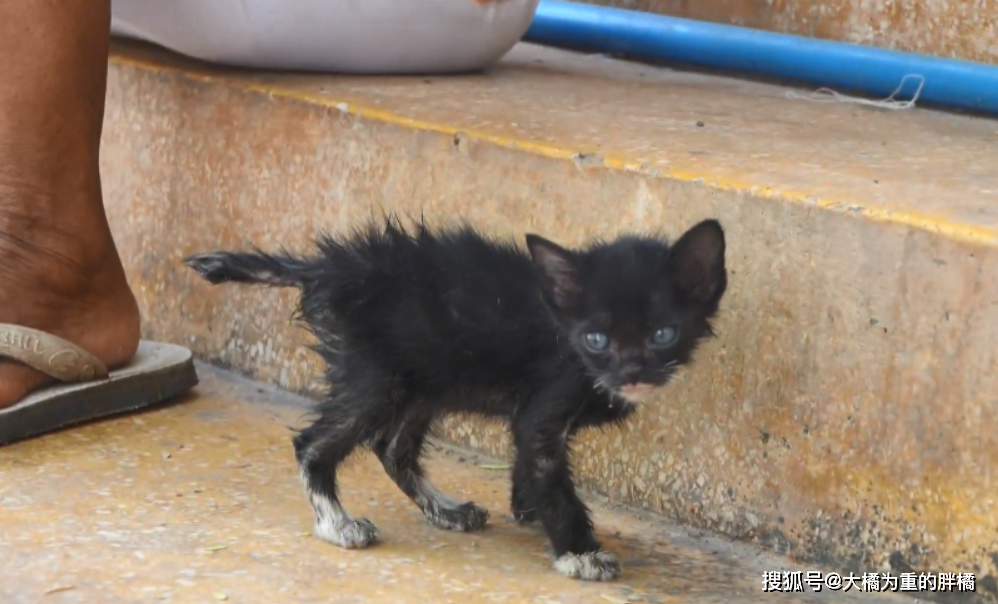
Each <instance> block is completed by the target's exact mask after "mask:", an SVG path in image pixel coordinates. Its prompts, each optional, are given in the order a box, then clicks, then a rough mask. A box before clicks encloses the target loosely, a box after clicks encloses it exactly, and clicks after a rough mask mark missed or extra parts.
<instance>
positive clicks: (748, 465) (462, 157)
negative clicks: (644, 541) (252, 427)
mask: <svg viewBox="0 0 998 604" xmlns="http://www.w3.org/2000/svg"><path fill="white" fill-rule="evenodd" d="M786 92H787V91H786V90H785V89H783V88H779V87H772V86H766V85H762V84H756V83H749V82H742V81H737V80H731V79H722V78H717V77H706V76H701V75H697V74H690V73H681V72H676V71H671V70H668V69H662V68H653V67H647V66H641V65H635V64H626V63H620V62H615V61H610V60H607V59H603V58H599V57H585V56H578V55H573V54H570V53H565V52H560V51H553V50H548V49H541V48H537V47H531V46H529V45H521V46H519V47H517V48H516V49H514V51H513V52H512V53H511V54H510V55H509V56H508V57H507V59H506V60H504V61H503V63H502V64H501V65H500V66H499V67H498V68H497V69H495V70H493V71H492V72H491V73H489V74H486V75H469V76H462V77H449V78H436V77H427V78H391V77H377V78H371V77H367V78H360V77H336V76H316V75H309V76H306V75H298V74H283V75H281V74H269V73H253V72H248V71H238V70H229V69H222V68H216V67H209V66H205V65H202V64H198V63H194V62H191V61H186V60H183V59H181V58H178V57H176V56H172V55H169V54H167V53H165V52H161V51H159V50H156V49H152V48H149V47H145V46H141V45H136V44H117V45H116V46H115V47H114V50H113V56H112V69H111V74H110V83H109V96H108V108H107V118H106V129H105V134H104V155H103V172H104V178H105V181H104V186H105V193H106V197H107V204H108V210H109V213H110V216H111V220H112V223H113V225H112V226H113V229H114V233H115V236H116V238H117V240H118V242H119V244H120V246H121V250H122V252H123V254H124V256H125V258H126V260H127V262H128V271H129V277H130V279H131V280H132V283H133V285H134V286H135V288H136V289H137V291H138V293H139V297H140V301H141V304H142V308H143V311H144V313H145V316H146V317H147V320H148V324H147V328H146V329H147V335H148V336H149V337H153V338H161V339H165V340H170V341H175V342H181V343H184V344H186V345H189V346H191V347H192V348H193V349H194V350H195V351H196V353H197V354H198V355H200V356H201V357H202V358H204V359H207V360H210V361H211V362H213V363H216V364H219V365H222V366H225V367H230V368H233V369H236V370H238V371H240V372H243V373H245V374H247V375H250V376H252V377H253V378H255V379H258V380H261V381H264V382H270V383H274V384H278V385H279V386H281V387H282V388H286V389H289V390H293V391H298V392H303V393H307V394H314V393H315V392H316V390H315V385H314V383H313V380H314V378H315V376H316V375H317V371H318V369H319V367H318V365H317V361H316V359H315V357H314V356H313V355H312V353H310V352H309V351H307V350H306V349H304V348H303V344H305V343H306V342H307V340H306V339H305V337H304V334H302V333H301V332H300V331H299V330H298V329H296V328H293V327H292V326H290V325H289V324H288V318H289V317H290V315H291V312H292V310H293V307H294V302H295V298H294V296H293V293H292V292H289V291H271V290H261V289H254V288H239V287H226V288H211V287H209V286H207V285H206V284H205V283H203V282H201V281H200V280H198V279H197V278H196V277H195V276H194V275H193V274H192V273H191V272H190V271H188V270H186V269H185V268H184V267H183V266H182V265H181V263H180V259H181V258H182V257H183V256H184V255H186V254H189V253H193V252H199V251H204V250H208V249H212V248H216V247H225V248H236V247H243V246H248V245H250V244H257V245H260V246H262V247H264V248H273V247H276V246H278V245H286V246H288V247H290V248H291V249H295V250H301V249H305V248H306V246H308V245H309V241H310V238H311V236H312V235H313V234H314V233H315V232H316V231H317V230H320V229H324V230H332V231H337V230H341V229H345V228H347V227H349V226H351V225H354V224H356V223H357V222H358V221H361V220H364V219H366V218H368V217H370V216H371V215H372V213H379V212H380V211H381V210H382V209H385V210H398V211H402V212H410V213H415V214H418V213H420V212H422V213H424V214H425V215H426V216H427V217H428V218H429V219H431V220H433V221H435V222H439V221H446V220H447V219H449V218H451V217H455V216H462V217H464V218H466V219H468V220H470V221H471V222H473V223H475V224H478V225H481V226H483V227H487V228H489V229H491V230H493V231H495V232H497V233H504V234H510V235H513V236H517V237H519V236H521V235H522V233H523V232H524V231H526V230H533V231H536V232H541V233H547V234H550V236H552V237H555V238H556V239H558V240H560V241H562V242H564V243H566V244H574V243H579V242H581V241H582V240H584V239H586V238H588V237H590V236H593V235H601V236H605V235H611V234H613V233H614V232H616V231H618V230H621V229H631V228H635V227H653V228H665V229H667V230H668V231H670V232H673V233H678V232H680V231H681V230H682V229H684V228H686V227H688V226H690V225H691V224H693V223H694V222H695V221H698V220H700V219H702V218H704V217H708V216H715V217H718V218H719V219H720V220H721V221H722V223H723V224H724V225H725V228H726V230H727V233H728V241H729V246H730V247H729V266H730V270H731V276H730V281H731V286H730V293H729V294H728V296H727V297H726V300H725V302H724V308H723V317H722V318H721V320H720V321H719V323H718V332H719V338H718V339H717V340H716V341H714V342H711V343H710V344H709V345H707V346H706V347H705V348H704V349H703V350H702V352H701V354H700V355H699V359H700V360H699V362H698V363H697V364H696V366H694V367H693V368H691V369H690V370H689V371H687V372H685V373H684V374H683V376H682V378H681V379H680V380H679V381H678V382H677V383H676V384H675V385H674V386H673V387H672V388H671V393H670V395H669V396H668V397H667V399H663V400H660V401H658V402H657V404H655V405H652V406H651V407H650V408H648V409H646V410H645V411H644V412H643V413H642V415H641V416H640V417H639V418H638V419H637V420H636V421H635V422H634V423H633V424H632V425H631V426H629V427H628V428H626V429H623V430H619V431H608V432H606V433H603V434H587V435H586V436H585V437H584V438H583V440H582V442H581V443H580V446H579V447H578V451H579V454H578V455H577V459H576V467H577V472H578V475H579V477H580V481H581V483H582V484H583V485H584V486H585V487H587V488H591V489H593V490H594V491H597V492H600V493H603V494H605V495H608V496H609V497H610V498H611V499H612V501H614V502H616V503H622V504H627V505H630V506H635V507H638V508H643V509H646V510H649V511H652V512H655V513H662V514H665V515H667V516H669V517H670V518H672V519H675V520H677V521H679V522H681V523H683V524H685V525H688V526H693V527H697V528H701V529H707V530H711V531H716V532H718V533H721V534H724V535H728V536H731V537H734V538H737V539H744V540H751V541H755V542H757V543H762V544H765V545H766V546H768V547H771V548H774V549H776V550H777V551H779V552H781V553H790V554H792V555H793V556H794V557H795V558H796V559H798V560H801V561H805V562H809V563H811V562H813V563H827V564H831V565H833V566H834V567H835V568H837V569H839V570H841V571H845V572H849V571H853V572H868V571H871V570H878V571H881V572H884V571H886V570H888V569H890V570H892V572H900V571H903V570H904V569H907V568H913V569H915V570H918V571H925V572H972V573H976V576H977V577H978V578H979V581H978V589H977V591H978V594H984V595H989V594H990V595H991V597H993V596H994V595H995V594H996V593H998V583H996V577H998V567H996V564H998V555H996V552H998V530H996V529H998V513H996V512H995V508H994V505H993V504H994V485H993V483H992V481H991V477H992V474H991V472H992V469H993V468H995V467H998V466H996V461H998V435H996V432H995V430H994V427H993V425H992V422H991V421H990V418H992V417H994V416H995V415H996V413H998V346H996V344H998V272H996V271H995V270H994V269H993V268H992V267H994V266H995V265H996V261H998V250H996V244H998V171H996V170H995V166H998V124H996V123H995V122H992V121H987V120H982V119H972V118H967V117H959V116H954V115H948V114H942V113H936V112H930V111H924V110H920V109H916V110H911V111H897V112H886V111H877V110H871V109H867V108H861V107H856V106H852V105H848V104H836V103H817V102H811V101H807V100H800V99H790V98H787V96H786ZM798 92H801V91H798ZM445 434H446V435H447V437H448V438H450V439H452V440H453V441H454V442H457V443H459V444H462V445H465V446H470V447H473V448H475V449H477V450H480V451H482V452H484V453H487V454H490V455H493V456H496V457H502V456H504V455H505V453H506V452H507V448H508V444H509V443H508V439H507V435H506V431H505V428H504V427H503V426H501V425H498V424H493V423H488V422H480V421H476V420H457V419H455V420H452V421H449V422H447V423H446V426H445Z"/></svg>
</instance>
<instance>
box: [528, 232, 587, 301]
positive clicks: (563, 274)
mask: <svg viewBox="0 0 998 604" xmlns="http://www.w3.org/2000/svg"><path fill="white" fill-rule="evenodd" d="M527 248H528V249H529V250H530V256H531V257H532V258H533V259H534V264H535V265H537V268H538V269H539V270H540V273H541V275H542V276H543V277H544V289H545V292H544V293H545V294H547V296H548V299H549V300H550V301H551V302H552V303H554V305H555V306H557V307H558V308H561V309H567V308H569V307H571V306H572V305H573V304H574V303H575V301H576V300H578V296H579V294H580V293H581V292H582V286H581V283H580V282H579V277H580V274H579V273H580V271H579V259H578V257H577V256H576V255H575V254H573V253H572V252H570V251H568V250H566V249H565V248H563V247H561V246H560V245H558V244H557V243H554V242H551V241H548V240H547V239H545V238H543V237H541V236H540V235H533V234H530V235H527Z"/></svg>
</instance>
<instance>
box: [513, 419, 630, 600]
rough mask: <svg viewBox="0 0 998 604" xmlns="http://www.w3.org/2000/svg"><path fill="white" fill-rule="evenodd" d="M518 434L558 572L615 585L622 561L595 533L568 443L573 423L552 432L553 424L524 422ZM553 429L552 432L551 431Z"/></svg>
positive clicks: (525, 483)
mask: <svg viewBox="0 0 998 604" xmlns="http://www.w3.org/2000/svg"><path fill="white" fill-rule="evenodd" d="M523 419H525V420H527V421H519V422H518V425H517V427H516V428H515V429H516V432H517V441H518V442H517V443H516V444H517V449H518V451H519V453H518V455H521V456H522V462H521V463H522V464H523V472H522V473H521V474H520V476H521V477H522V482H521V483H520V486H519V488H520V489H521V490H523V491H524V494H525V498H524V501H533V503H534V505H535V506H536V513H537V516H538V517H539V518H540V520H541V523H542V524H543V525H544V530H545V532H546V533H547V535H548V538H549V539H550V540H551V545H552V548H553V549H554V554H555V562H554V569H555V570H556V571H558V572H559V573H561V574H563V575H565V576H567V577H571V578H575V579H582V580H586V581H609V580H611V579H614V578H616V577H617V575H619V574H620V562H619V561H618V560H617V557H616V556H614V555H613V554H611V553H609V552H607V551H604V550H603V549H602V547H601V546H600V544H599V542H598V541H596V538H595V536H594V535H593V524H592V520H591V519H590V517H589V510H588V509H587V508H586V505H585V504H584V503H583V502H582V500H581V499H579V496H578V494H577V493H576V491H575V484H574V482H573V481H572V474H571V469H570V467H569V463H568V446H567V441H566V439H565V435H566V434H567V432H568V430H567V428H568V424H567V423H564V424H563V425H561V426H560V427H558V428H557V429H555V430H551V429H550V428H552V427H553V426H552V425H551V420H550V419H547V420H546V421H535V420H530V419H528V418H523ZM545 428H548V429H545Z"/></svg>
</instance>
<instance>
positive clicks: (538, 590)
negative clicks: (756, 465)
mask: <svg viewBox="0 0 998 604" xmlns="http://www.w3.org/2000/svg"><path fill="white" fill-rule="evenodd" d="M199 372H200V375H201V379H202V382H201V384H200V386H199V387H198V388H197V389H196V391H195V392H194V393H193V394H191V395H190V396H188V397H185V398H184V399H182V400H180V401H177V402H176V403H175V404H172V405H169V406H165V407H161V408H158V409H154V410H149V411H146V412H143V413H139V414H133V415H131V416H127V417H120V418H116V419H113V420H109V421H104V422H100V423H95V424H90V425H87V426H84V427H81V428H78V429H75V430H70V431H64V432H61V433H57V434H52V435H49V436H45V437H42V438H38V439H35V440H32V441H27V442H22V443H19V444H16V445H13V446H9V447H6V448H3V449H0V569H2V573H0V576H2V580H0V602H2V603H3V604H27V603H35V602H54V603H65V602H80V603H83V602H86V603H91V602H92V603H94V604H114V603H117V602H183V603H188V602H190V603H196V602H218V601H228V602H239V603H253V604H257V603H259V604H264V603H267V604H285V603H288V604H290V603H299V602H300V603H310V602H322V603H325V604H333V603H347V602H350V603H365V602H397V603H403V602H419V603H421V604H422V603H427V602H434V603H447V602H454V603H457V602H461V603H467V602H538V603H546V604H554V603H559V602H560V603H563V604H570V603H582V602H604V603H614V602H619V603H624V602H646V603H664V602H690V603H694V602H728V601H736V602H757V601H758V602H763V601H772V599H773V598H774V597H777V598H779V600H780V601H783V602H812V601H813V602H817V601H835V602H838V601H842V602H849V601H863V602H878V601H883V602H888V601H890V602H895V601H907V600H901V599H898V597H897V596H894V597H887V598H882V597H881V596H878V595H873V594H856V593H855V592H853V593H849V594H844V593H842V592H834V593H829V592H828V591H827V590H823V592H822V593H821V594H811V593H805V594H789V593H782V594H773V593H763V592H762V589H761V586H762V582H761V577H762V573H763V571H766V570H781V569H782V570H786V569H788V568H789V567H788V564H787V562H786V561H784V560H782V559H780V558H776V557H773V556H770V555H768V554H761V553H759V552H757V551H755V550H753V549H751V548H749V547H747V546H744V545H740V544H731V543H728V542H725V541H721V540H718V539H715V538H713V537H709V536H696V535H693V534H691V533H689V532H687V531H685V530H682V529H680V528H676V527H673V526H670V525H668V524H666V523H664V522H663V521H661V520H657V519H652V518H639V517H638V516H636V515H632V514H629V513H626V512H624V511H620V510H614V509H610V508H608V507H606V506H605V505H602V504H601V503H600V502H598V501H596V500H595V499H594V498H592V497H589V498H588V499H589V501H592V502H593V508H594V511H595V515H596V521H597V525H598V527H599V531H600V533H601V534H602V536H603V540H604V542H605V544H606V545H607V546H608V547H610V548H612V549H613V550H615V551H616V552H618V553H619V554H620V556H621V558H622V561H623V564H624V568H625V571H624V575H623V577H622V578H621V580H619V581H617V582H615V583H610V584H592V583H580V582H576V581H573V580H569V579H565V578H562V577H560V576H558V575H556V574H554V573H553V572H551V571H549V570H548V567H549V564H550V560H549V558H548V556H547V553H546V546H545V540H544V538H543V535H542V534H541V532H540V531H539V529H533V528H524V527H518V526H516V525H514V524H513V523H512V522H511V520H510V519H509V517H508V516H507V514H506V501H507V497H508V487H507V480H506V475H505V472H503V471H499V470H497V469H496V468H495V466H494V465H493V466H489V465H488V464H490V463H491V464H495V463H496V462H495V461H494V460H485V459H483V458H478V457H476V456H475V455H472V454H469V453H464V452H461V451H457V450H454V449H445V448H442V447H438V448H436V449H435V450H434V452H433V455H432V458H433V459H432V462H431V463H430V464H429V467H430V471H431V473H432V475H433V476H434V479H435V481H436V482H437V483H438V485H439V486H440V487H442V488H443V489H445V490H447V491H450V492H452V493H454V494H456V495H457V494H460V495H464V496H467V497H469V498H471V499H473V500H474V501H476V502H478V503H480V504H484V505H486V506H487V507H488V508H489V509H490V510H491V512H492V520H491V524H490V526H489V527H488V528H487V530H486V531H485V532H484V533H479V534H458V533H448V532H444V531H441V530H439V529H435V528H432V527H430V526H428V525H427V524H426V523H425V522H423V521H422V518H421V516H420V515H419V513H418V512H417V511H416V509H415V508H414V507H413V506H412V505H411V504H410V503H409V502H408V501H407V500H406V499H405V498H404V496H403V495H402V494H401V493H400V492H399V491H398V490H397V489H396V488H395V487H394V485H392V484H391V482H390V481H389V480H388V478H387V477H385V476H384V474H383V472H382V471H381V469H380V465H378V464H377V462H376V461H374V460H373V458H371V457H370V456H369V455H368V454H366V453H363V454H359V455H357V456H356V457H355V458H354V459H353V461H351V462H350V463H348V467H347V468H346V470H345V472H344V474H343V480H342V484H343V491H344V499H345V502H346V504H347V506H348V508H349V509H350V510H351V511H352V512H354V513H355V514H357V515H361V514H362V515H365V516H367V517H369V518H371V519H372V520H374V521H375V522H376V523H377V524H378V525H379V527H380V528H381V531H382V542H381V543H380V544H378V545H376V546H375V547H373V548H371V549H368V550H364V551H352V552H348V551H344V550H340V549H337V548H335V547H333V546H330V545H327V544H325V543H323V542H320V541H318V540H317V539H315V538H314V537H312V536H311V533H310V528H311V515H310V510H309V508H308V504H307V502H306V500H305V498H304V497H303V496H302V493H301V490H300V487H299V483H298V477H297V473H296V471H295V465H294V461H293V454H292V451H291V447H290V443H289V438H288V436H289V432H288V429H287V428H288V426H291V425H295V424H296V423H297V422H298V420H299V418H300V417H301V416H302V405H303V404H304V402H303V400H302V399H299V398H297V397H293V396H290V395H287V394H285V393H282V392H279V391H275V390H272V389H270V388H269V387H265V386H262V385H258V384H256V383H253V382H249V381H246V380H244V379H242V378H240V377H237V376H234V375H232V374H229V373H226V372H222V371H220V370H217V369H214V368H210V367H207V366H204V365H199ZM583 454H584V453H583ZM483 466H484V467H483ZM802 570H813V569H802Z"/></svg>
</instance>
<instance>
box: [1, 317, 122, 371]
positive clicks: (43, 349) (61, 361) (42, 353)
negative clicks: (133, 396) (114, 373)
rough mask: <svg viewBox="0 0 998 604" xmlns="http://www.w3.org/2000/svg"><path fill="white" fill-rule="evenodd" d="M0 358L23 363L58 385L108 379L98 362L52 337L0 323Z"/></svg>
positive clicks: (98, 360)
mask: <svg viewBox="0 0 998 604" xmlns="http://www.w3.org/2000/svg"><path fill="white" fill-rule="evenodd" d="M0 357H7V358H9V359H13V360H15V361H19V362H21V363H24V364H25V365H27V366H28V367H31V368H32V369H35V370H37V371H40V372H42V373H44V374H45V375H48V376H49V377H52V378H55V379H56V380H59V381H61V382H89V381H92V380H103V379H106V378H107V376H108V371H107V366H105V365H104V363H102V362H101V360H100V359H98V358H97V357H95V356H94V355H92V354H90V353H89V352H87V351H86V350H83V349H82V348H80V347H79V346H77V345H76V344H73V343H72V342H67V341H66V340H63V339H62V338H59V337H56V336H54V335H52V334H49V333H45V332H44V331H38V330H37V329H31V328H30V327H22V326H20V325H8V324H6V323H0Z"/></svg>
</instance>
